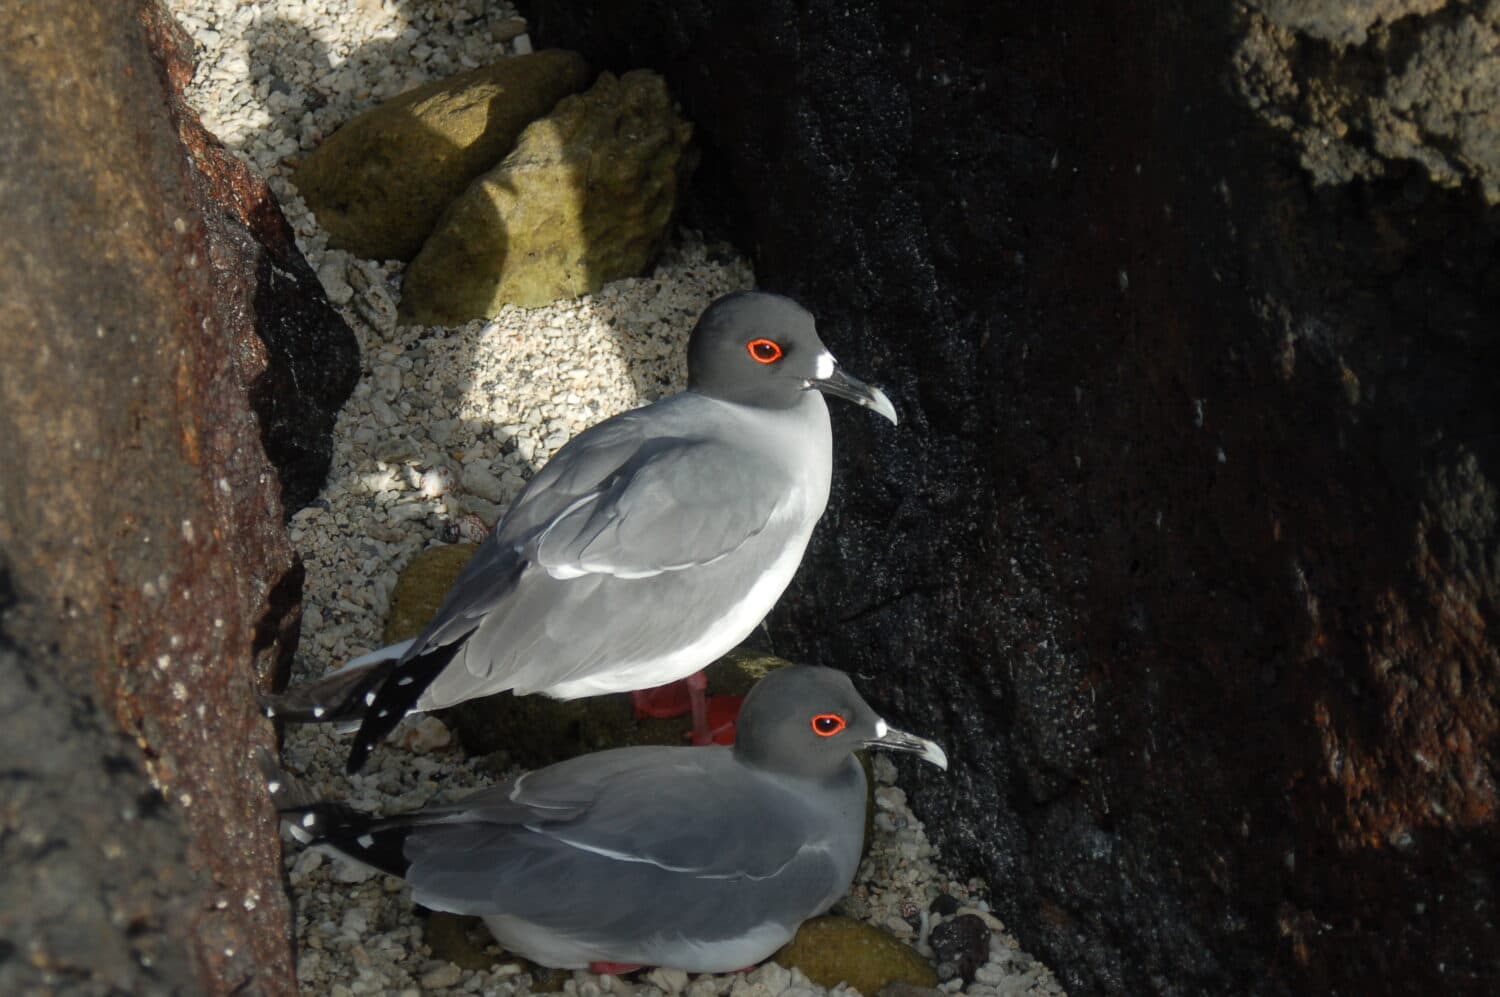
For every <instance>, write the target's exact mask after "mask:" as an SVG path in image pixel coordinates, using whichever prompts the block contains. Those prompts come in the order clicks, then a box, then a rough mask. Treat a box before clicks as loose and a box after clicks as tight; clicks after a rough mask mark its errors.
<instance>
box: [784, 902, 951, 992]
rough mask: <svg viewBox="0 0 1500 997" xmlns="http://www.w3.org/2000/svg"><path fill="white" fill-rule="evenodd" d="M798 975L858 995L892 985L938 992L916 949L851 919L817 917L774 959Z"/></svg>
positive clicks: (924, 960)
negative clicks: (849, 989)
mask: <svg viewBox="0 0 1500 997" xmlns="http://www.w3.org/2000/svg"><path fill="white" fill-rule="evenodd" d="M772 958H773V959H775V961H776V962H778V963H780V964H781V965H783V966H785V967H787V968H788V969H791V968H796V969H800V970H802V972H803V973H804V974H806V976H807V978H808V979H809V980H812V981H813V982H814V983H816V984H818V985H819V986H824V987H834V986H837V985H838V984H839V983H841V982H842V983H847V984H849V985H850V986H851V987H853V988H855V989H856V990H858V991H859V992H860V993H862V994H873V993H877V992H878V991H879V990H881V989H882V988H883V987H885V986H887V985H888V984H891V983H896V982H902V983H910V984H913V985H914V986H919V987H935V986H937V982H938V978H937V973H936V972H934V971H933V968H932V967H931V966H930V965H928V963H927V960H926V959H923V958H922V956H921V954H920V953H918V952H917V950H916V949H914V948H912V947H911V946H910V945H907V944H906V943H905V942H902V941H900V940H899V939H897V938H895V937H893V936H892V935H890V934H888V933H887V932H884V931H881V930H880V929H879V928H876V927H872V926H871V925H868V924H865V923H864V922H863V921H856V920H854V919H853V918H848V917H838V916H835V915H830V916H826V917H815V918H813V919H812V920H810V921H807V922H805V923H804V924H803V925H802V927H801V928H799V929H797V934H796V937H794V938H793V939H792V940H791V941H789V942H787V943H786V945H784V946H782V948H781V950H780V951H779V952H777V953H776V955H775V956H773V957H772Z"/></svg>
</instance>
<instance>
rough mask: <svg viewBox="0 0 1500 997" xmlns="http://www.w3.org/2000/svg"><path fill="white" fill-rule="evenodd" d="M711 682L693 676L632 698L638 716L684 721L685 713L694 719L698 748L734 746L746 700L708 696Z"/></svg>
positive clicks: (648, 690)
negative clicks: (723, 745) (741, 710)
mask: <svg viewBox="0 0 1500 997" xmlns="http://www.w3.org/2000/svg"><path fill="white" fill-rule="evenodd" d="M707 689H708V679H706V678H704V676H703V673H702V672H697V673H695V674H692V675H689V676H688V677H687V678H685V679H683V680H681V681H680V682H668V683H667V684H666V685H659V686H656V687H655V688H654V689H641V690H639V691H638V692H632V693H631V694H630V698H631V700H632V701H633V702H634V703H635V716H636V719H637V720H639V719H641V718H642V717H655V718H657V719H665V718H670V717H680V716H682V715H683V714H684V713H691V714H692V715H693V729H692V732H691V733H689V734H688V738H689V740H691V741H692V742H693V744H696V745H704V744H733V743H734V721H735V718H736V717H738V716H739V715H740V704H742V703H743V702H744V701H745V697H743V696H708V695H705V693H706V691H707Z"/></svg>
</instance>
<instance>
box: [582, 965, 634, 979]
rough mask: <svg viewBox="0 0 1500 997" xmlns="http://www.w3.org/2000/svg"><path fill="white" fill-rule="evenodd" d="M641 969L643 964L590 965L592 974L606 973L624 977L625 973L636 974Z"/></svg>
mask: <svg viewBox="0 0 1500 997" xmlns="http://www.w3.org/2000/svg"><path fill="white" fill-rule="evenodd" d="M640 968H641V963H638V962H591V963H589V972H590V973H599V974H601V975H602V974H604V973H608V974H609V975H611V976H623V975H624V974H625V973H634V972H635V971H636V970H637V969H640Z"/></svg>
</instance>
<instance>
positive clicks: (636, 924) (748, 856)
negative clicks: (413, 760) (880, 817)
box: [262, 665, 948, 973]
mask: <svg viewBox="0 0 1500 997" xmlns="http://www.w3.org/2000/svg"><path fill="white" fill-rule="evenodd" d="M866 747H872V748H892V749H895V750H897V751H909V752H914V753H916V754H917V755H919V756H921V757H922V758H924V759H926V760H927V761H929V762H931V763H933V764H934V765H937V766H938V767H939V768H947V766H948V759H947V756H946V755H945V754H944V753H943V749H942V748H940V747H938V745H936V744H934V743H933V742H931V741H928V740H925V739H923V738H920V737H916V736H914V735H911V734H907V733H905V732H903V731H899V730H896V729H895V728H893V727H891V726H889V725H888V724H887V723H886V722H885V721H884V720H882V719H881V718H880V717H878V716H877V715H876V714H875V711H874V710H873V709H871V708H870V706H869V704H868V703H866V702H865V701H864V699H863V698H861V697H860V695H859V693H858V692H856V691H855V689H854V685H853V683H851V682H850V681H849V678H848V676H846V675H845V674H844V673H843V672H839V671H835V670H833V669H831V668H821V667H813V666H804V665H789V666H786V667H784V668H781V669H778V670H776V671H774V672H772V673H771V674H769V675H768V676H766V677H765V678H763V679H762V680H761V681H760V682H759V683H758V684H757V685H756V686H755V687H754V688H753V689H751V691H750V694H749V696H748V697H746V700H745V704H744V707H743V709H742V710H741V712H740V718H739V731H738V738H737V739H736V741H735V744H734V746H733V747H721V746H712V747H703V748H690V747H678V748H673V747H633V748H616V749H614V750H611V751H600V752H596V753H594V754H590V755H582V756H580V757H578V758H573V759H570V760H569V761H565V762H560V763H558V764H556V765H551V766H548V767H547V768H543V769H538V770H536V771H533V772H528V773H526V774H524V775H521V776H519V777H516V778H514V779H511V780H510V781H508V782H505V783H503V784H501V785H498V786H495V787H493V788H490V789H486V790H482V791H480V792H478V793H474V794H473V795H471V796H467V797H465V798H463V799H460V800H457V801H455V802H452V803H443V804H437V805H429V806H427V807H424V808H422V809H420V810H416V811H412V812H410V813H404V814H398V815H395V816H392V817H374V816H371V815H368V814H364V813H360V812H358V811H356V810H353V809H351V808H349V807H346V806H343V805H340V804H337V803H330V802H315V801H313V800H312V799H311V798H310V797H309V796H308V794H307V793H306V791H305V790H304V789H303V788H302V787H300V786H298V785H297V784H296V782H295V781H294V780H292V779H291V778H290V777H288V776H287V775H285V774H284V773H282V772H280V771H279V770H278V769H277V768H276V767H275V763H274V762H273V761H271V758H270V756H269V755H268V754H263V755H262V764H263V766H264V768H265V769H266V776H267V782H268V785H269V787H270V789H271V795H272V798H273V800H274V801H275V802H276V805H277V808H278V809H279V810H280V811H281V812H282V816H283V818H284V819H285V820H286V826H287V827H288V829H289V830H290V831H291V833H292V834H293V835H294V836H295V837H297V838H298V839H299V840H301V841H303V842H304V843H307V844H311V845H315V846H320V847H323V848H324V849H326V850H332V851H333V852H335V853H338V854H340V855H341V856H344V857H346V858H350V859H353V860H355V861H357V862H360V863H363V864H365V865H368V866H373V867H374V868H376V869H379V870H381V871H384V872H387V873H390V874H391V875H394V876H401V877H403V878H404V879H405V880H406V881H407V882H408V883H409V884H411V889H412V899H413V900H414V901H416V902H417V903H419V904H421V905H423V906H424V907H428V908H431V909H432V910H440V911H451V912H453V913H457V914H470V915H477V916H479V917H481V918H483V919H484V921H485V923H486V924H487V925H488V926H489V929H490V931H491V932H492V933H493V934H494V936H495V938H496V939H497V940H498V941H499V942H500V944H501V945H503V946H504V947H505V948H507V949H509V950H510V951H512V952H514V953H517V954H519V955H522V956H524V957H526V958H527V959H530V960H531V961H533V962H536V963H540V964H542V965H544V966H553V967H556V968H559V969H584V968H589V969H593V970H595V971H596V972H627V971H629V970H632V969H636V968H639V967H640V966H668V967H671V968H675V969H682V970H686V971H688V972H691V973H721V972H730V971H733V970H736V969H742V968H744V967H747V966H751V965H753V964H755V963H757V962H760V961H761V960H763V959H765V958H767V957H769V956H770V955H771V954H772V953H774V952H775V951H776V950H777V949H778V948H780V947H781V946H782V945H784V944H785V943H786V942H787V941H788V940H789V939H790V938H791V937H792V935H793V934H795V933H796V931H797V927H798V925H800V924H801V923H802V922H803V921H804V920H806V919H807V918H809V917H813V916H815V915H818V914H821V913H822V912H824V911H826V910H827V909H828V908H829V907H830V906H832V905H833V903H834V902H835V901H836V900H838V899H839V898H840V897H842V896H843V895H844V893H845V892H846V891H847V890H848V888H849V884H850V882H851V881H852V879H853V878H854V872H855V869H856V867H857V866H858V865H859V857H860V851H861V847H862V844H863V840H864V821H865V773H864V769H863V767H862V766H861V765H860V764H859V760H858V759H856V758H855V757H854V752H855V751H857V750H859V749H860V748H866Z"/></svg>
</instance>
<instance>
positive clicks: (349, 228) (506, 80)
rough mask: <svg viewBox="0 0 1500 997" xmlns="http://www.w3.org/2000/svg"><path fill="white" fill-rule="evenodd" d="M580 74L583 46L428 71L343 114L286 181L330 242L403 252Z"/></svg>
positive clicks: (363, 250) (583, 79) (382, 254)
mask: <svg viewBox="0 0 1500 997" xmlns="http://www.w3.org/2000/svg"><path fill="white" fill-rule="evenodd" d="M588 75H589V74H588V64H587V63H586V62H585V61H584V59H583V56H581V55H579V54H578V53H576V52H567V51H563V50H561V49H551V50H547V51H543V52H535V53H532V54H530V55H522V56H516V57H515V58H510V59H504V60H502V61H500V62H497V63H495V64H494V65H490V66H482V67H480V68H479V69H474V70H471V71H469V72H467V73H460V74H459V75H457V76H452V77H449V78H447V79H443V80H434V81H433V82H431V83H427V84H424V85H422V86H419V87H417V88H416V89H414V90H408V91H407V92H406V93H403V94H401V95H400V96H398V97H396V98H394V99H392V100H388V101H386V102H385V103H384V104H381V105H380V106H379V107H377V108H374V109H373V110H370V111H367V112H366V113H364V114H361V115H360V116H359V117H357V118H354V119H353V120H351V121H349V122H348V123H346V124H345V125H344V126H343V127H342V128H340V129H339V130H338V131H336V132H334V133H333V134H332V135H330V136H329V137H328V139H327V141H325V142H324V143H323V144H322V145H321V146H319V147H318V148H317V149H316V150H314V151H313V153H312V154H311V155H309V156H308V157H307V158H306V159H305V160H304V161H303V162H302V165H301V166H300V167H298V169H297V171H296V173H295V174H294V175H293V178H292V179H293V182H295V183H296V185H297V189H298V191H300V192H301V194H302V197H303V198H304V199H305V200H306V201H307V204H308V207H310V208H312V210H313V211H314V212H315V213H316V214H317V216H318V222H319V223H320V224H321V225H322V226H323V228H325V229H326V230H327V231H328V235H329V242H330V243H331V244H332V245H333V246H334V247H335V248H338V249H347V250H348V251H350V252H351V253H354V254H355V255H356V256H363V257H366V258H368V259H397V260H409V259H411V258H412V257H413V256H414V255H416V252H417V250H418V249H420V248H421V247H422V242H423V241H424V240H425V239H426V238H427V236H428V233H430V232H431V231H432V227H433V224H434V223H435V222H436V221H437V220H438V217H439V216H440V215H441V214H442V212H443V209H444V208H446V207H447V206H448V205H449V204H450V203H451V202H452V201H453V199H454V198H456V197H457V196H458V195H459V194H461V193H462V192H463V190H464V188H465V187H467V186H468V185H469V183H470V182H471V181H473V179H474V178H475V177H477V176H479V175H480V174H481V173H483V172H484V171H485V170H488V169H490V168H491V167H493V166H494V165H495V164H496V163H498V162H499V161H500V160H501V159H502V158H503V157H504V156H505V154H506V153H507V152H509V151H510V150H511V148H512V147H513V146H514V145H515V144H516V138H517V136H519V135H520V134H521V131H522V129H524V128H525V127H526V126H527V125H528V124H530V123H531V122H533V121H535V120H536V119H537V118H540V117H541V116H542V115H544V114H546V113H547V112H548V111H550V110H551V109H552V107H553V106H554V105H555V104H556V103H557V102H558V101H559V100H561V99H562V98H563V97H565V96H567V95H568V94H571V93H577V92H578V91H579V90H582V89H583V88H584V86H586V85H587V84H588Z"/></svg>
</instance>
